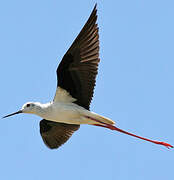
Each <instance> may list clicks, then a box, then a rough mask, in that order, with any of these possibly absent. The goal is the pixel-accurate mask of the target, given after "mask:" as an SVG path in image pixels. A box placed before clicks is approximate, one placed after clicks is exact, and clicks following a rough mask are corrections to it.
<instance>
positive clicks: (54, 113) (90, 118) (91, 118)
mask: <svg viewBox="0 0 174 180" xmlns="http://www.w3.org/2000/svg"><path fill="white" fill-rule="evenodd" d="M37 115H39V116H41V117H42V118H44V119H46V120H50V121H54V122H61V123H67V124H98V122H97V121H100V122H104V123H108V124H114V122H113V121H112V120H110V119H108V118H105V117H103V116H101V115H98V114H96V113H93V112H90V111H88V110H86V109H85V108H83V107H81V106H78V105H77V104H74V103H67V102H66V103H65V102H53V103H50V104H49V105H47V106H45V107H44V108H43V111H42V112H40V113H37ZM95 120H97V121H95Z"/></svg>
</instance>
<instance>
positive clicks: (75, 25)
mask: <svg viewBox="0 0 174 180" xmlns="http://www.w3.org/2000/svg"><path fill="white" fill-rule="evenodd" d="M95 2H97V3H98V24H99V28H100V58H101V63H100V66H99V73H98V77H97V85H96V88H95V93H94V98H93V101H92V104H91V110H92V111H94V112H97V113H99V114H102V115H104V116H107V117H109V118H111V119H113V120H114V121H116V124H117V126H118V127H120V128H123V129H125V130H128V131H130V132H133V133H136V134H138V135H141V136H145V137H148V138H152V139H156V140H162V141H166V142H169V143H171V144H173V145H174V133H173V132H174V131H173V127H174V111H173V109H174V83H173V82H174V33H173V32H174V21H173V19H174V1H172V0H171V1H170V0H166V1H162V0H153V1H151V0H146V1H145V0H139V1H138V0H132V1H130V0H122V1H121V0H116V1H115V0H112V1H111V0H108V1H104V0H101V1H93V0H89V1H80V0H76V1H75V0H74V1H67V0H65V1H58V0H49V1H43V0H42V1H41V0H38V1H34V0H30V1H22V0H13V1H12V0H6V1H1V2H0V22H1V28H0V51H1V53H0V82H1V94H0V99H1V111H0V116H1V117H2V116H4V115H6V114H8V113H11V112H14V111H16V110H18V109H20V108H21V106H22V105H23V104H24V103H25V102H27V101H40V102H43V103H44V102H48V101H50V100H52V98H53V97H54V93H55V89H56V73H55V71H56V68H57V65H58V64H59V62H60V60H61V58H62V56H63V55H64V53H65V52H66V50H67V49H68V47H69V46H70V45H71V43H72V41H73V40H74V38H75V37H76V36H77V34H78V33H79V31H80V29H81V28H82V26H83V25H84V23H85V22H86V20H87V18H88V17H89V15H90V13H91V10H92V9H93V6H94V4H95ZM40 119H41V118H39V117H37V116H34V115H26V114H24V115H18V116H14V117H11V118H8V119H2V120H1V122H0V142H1V148H0V154H1V158H0V159H1V160H0V169H1V173H0V179H3V180H9V179H13V180H23V179H25V180H31V179H42V180H48V179H61V180H64V179H65V180H67V179H75V180H78V179H79V180H81V179H83V180H89V179H100V180H106V179H108V180H115V179H119V180H130V179H133V180H140V179H141V180H146V179H158V180H163V179H167V180H173V163H174V150H173V149H171V150H168V149H167V148H165V147H162V146H158V145H154V144H152V143H149V142H145V141H142V140H138V139H135V138H133V137H130V136H127V135H123V134H120V133H118V132H113V131H110V130H108V129H104V128H99V127H92V126H88V125H83V126H81V128H80V130H79V131H77V132H76V133H75V134H74V135H73V137H72V138H71V139H70V140H69V141H68V142H67V143H66V144H65V145H64V146H62V147H61V148H60V149H58V150H49V149H48V148H47V147H46V146H45V145H44V144H43V142H42V139H41V137H40V134H39V121H40Z"/></svg>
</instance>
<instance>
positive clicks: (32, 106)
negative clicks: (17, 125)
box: [3, 102, 41, 118]
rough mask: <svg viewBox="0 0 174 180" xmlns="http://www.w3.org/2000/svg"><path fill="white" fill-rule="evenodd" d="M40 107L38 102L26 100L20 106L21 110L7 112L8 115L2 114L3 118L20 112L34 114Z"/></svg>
mask: <svg viewBox="0 0 174 180" xmlns="http://www.w3.org/2000/svg"><path fill="white" fill-rule="evenodd" d="M40 108H41V105H40V103H38V102H27V103H25V104H24V105H23V106H22V109H21V110H19V111H17V112H15V113H12V114H8V115H6V116H4V117H3V118H7V117H9V116H13V115H16V114H20V113H30V114H36V113H37V112H38V111H39V109H40Z"/></svg>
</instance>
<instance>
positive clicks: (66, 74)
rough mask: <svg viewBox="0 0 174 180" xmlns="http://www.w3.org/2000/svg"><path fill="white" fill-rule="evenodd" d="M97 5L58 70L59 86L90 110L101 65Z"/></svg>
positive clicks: (77, 102)
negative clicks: (99, 64)
mask: <svg viewBox="0 0 174 180" xmlns="http://www.w3.org/2000/svg"><path fill="white" fill-rule="evenodd" d="M96 21H97V9H96V5H95V7H94V9H93V11H92V13H91V15H90V17H89V19H88V21H87V22H86V24H85V26H84V27H83V29H82V30H81V32H80V33H79V35H78V36H77V38H76V39H75V41H74V42H73V44H72V45H71V47H70V48H69V50H68V51H67V52H66V54H65V55H64V57H63V59H62V61H61V63H60V64H59V66H58V68H57V78H58V84H57V85H58V86H59V87H61V88H63V89H65V90H66V91H68V92H69V93H70V95H71V96H72V97H73V98H75V99H77V101H76V102H75V103H76V104H78V105H80V106H82V107H84V108H86V109H89V105H90V102H91V100H92V96H93V91H94V86H95V81H96V80H95V79H96V75H97V71H98V63H99V34H98V26H97V24H96Z"/></svg>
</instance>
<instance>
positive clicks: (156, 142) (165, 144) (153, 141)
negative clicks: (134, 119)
mask: <svg viewBox="0 0 174 180" xmlns="http://www.w3.org/2000/svg"><path fill="white" fill-rule="evenodd" d="M87 118H90V119H92V120H94V121H96V122H99V123H101V124H93V125H95V126H101V127H105V128H108V129H111V130H115V131H119V132H121V133H124V134H128V135H130V136H133V137H136V138H139V139H142V140H145V141H149V142H152V143H155V144H159V145H163V146H165V147H167V148H168V149H169V148H173V146H172V145H170V144H168V143H166V142H161V141H155V140H151V139H147V138H144V137H141V136H137V135H135V134H132V133H129V132H127V131H124V130H122V129H120V128H117V127H115V126H113V125H111V124H106V123H103V122H101V121H98V120H97V119H94V118H91V117H87Z"/></svg>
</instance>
